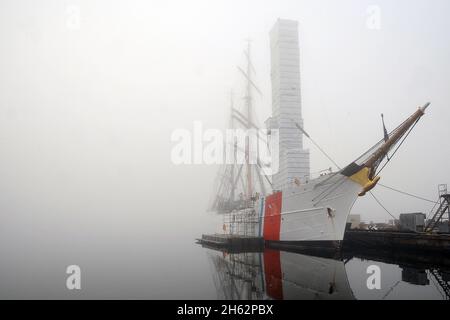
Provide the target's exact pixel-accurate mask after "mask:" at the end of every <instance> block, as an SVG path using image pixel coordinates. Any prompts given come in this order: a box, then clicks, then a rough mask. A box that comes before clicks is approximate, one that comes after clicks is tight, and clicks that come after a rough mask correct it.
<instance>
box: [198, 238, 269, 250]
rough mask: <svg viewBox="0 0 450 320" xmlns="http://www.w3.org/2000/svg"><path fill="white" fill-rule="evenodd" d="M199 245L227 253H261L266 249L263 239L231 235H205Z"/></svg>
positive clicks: (199, 240)
mask: <svg viewBox="0 0 450 320" xmlns="http://www.w3.org/2000/svg"><path fill="white" fill-rule="evenodd" d="M197 243H199V244H201V245H202V246H205V247H210V248H213V249H227V251H233V252H238V251H247V252H251V251H261V250H263V249H264V239H263V238H262V237H252V236H241V235H235V234H233V235H230V234H204V235H202V238H201V239H197Z"/></svg>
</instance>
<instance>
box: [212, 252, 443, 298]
mask: <svg viewBox="0 0 450 320" xmlns="http://www.w3.org/2000/svg"><path fill="white" fill-rule="evenodd" d="M207 254H208V256H209V260H210V262H211V269H212V274H213V279H214V284H215V286H216V289H217V298H218V299H226V300H260V299H277V300H278V299H286V300H289V299H308V300H313V299H340V300H348V299H386V300H388V299H439V300H442V299H444V300H448V299H449V298H450V268H448V269H445V268H442V267H439V268H438V267H432V266H431V265H426V264H423V263H421V264H420V265H411V264H407V265H398V264H391V263H386V262H385V261H384V262H380V261H374V260H366V259H362V258H358V257H355V256H353V257H347V258H343V259H336V258H326V257H319V256H313V255H306V254H299V253H293V252H286V251H279V250H272V249H266V250H264V252H243V253H227V252H222V251H215V250H211V249H208V251H207ZM372 265H376V266H378V267H379V268H380V289H376V288H375V289H369V288H368V286H367V280H368V278H369V277H370V276H371V275H372V273H368V267H369V266H372Z"/></svg>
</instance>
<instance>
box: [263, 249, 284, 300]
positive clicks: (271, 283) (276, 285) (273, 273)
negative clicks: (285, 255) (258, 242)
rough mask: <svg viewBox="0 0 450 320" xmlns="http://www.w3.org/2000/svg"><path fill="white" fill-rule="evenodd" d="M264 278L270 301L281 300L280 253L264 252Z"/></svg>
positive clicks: (273, 251)
mask: <svg viewBox="0 0 450 320" xmlns="http://www.w3.org/2000/svg"><path fill="white" fill-rule="evenodd" d="M264 277H265V279H266V293H267V295H268V296H269V297H271V298H272V299H276V300H283V283H282V281H281V260H280V251H278V250H276V251H275V250H265V251H264Z"/></svg>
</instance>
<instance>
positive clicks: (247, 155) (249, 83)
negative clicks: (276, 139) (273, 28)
mask: <svg viewBox="0 0 450 320" xmlns="http://www.w3.org/2000/svg"><path fill="white" fill-rule="evenodd" d="M250 49H251V45H250V39H248V40H247V93H246V96H245V100H246V104H247V132H248V130H250V129H251V127H252V88H251V86H252V80H251V77H252V70H251V66H252V65H251V61H250ZM246 140H247V141H246V144H245V161H246V166H247V199H250V198H251V197H252V195H253V182H252V167H251V165H250V137H249V135H247V137H246Z"/></svg>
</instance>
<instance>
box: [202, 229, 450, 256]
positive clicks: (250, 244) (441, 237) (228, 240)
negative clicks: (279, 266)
mask: <svg viewBox="0 0 450 320" xmlns="http://www.w3.org/2000/svg"><path fill="white" fill-rule="evenodd" d="M197 242H198V243H199V244H201V245H203V246H205V247H211V248H214V249H224V250H226V251H229V252H237V251H260V250H263V249H264V248H265V247H268V248H277V249H281V250H282V249H283V248H284V247H285V249H289V250H295V249H296V248H295V244H289V245H286V244H284V243H281V242H280V244H279V245H277V243H276V242H270V243H268V242H267V241H265V240H264V239H263V238H262V237H252V236H241V235H230V234H211V235H207V234H204V235H202V238H201V239H197ZM343 248H344V249H345V250H346V251H347V250H355V249H356V250H366V249H367V250H383V251H392V252H395V251H407V252H413V253H414V252H417V253H423V254H427V255H429V254H441V255H442V254H444V253H446V252H447V253H450V234H436V233H434V234H428V233H414V232H397V231H367V230H347V231H346V233H345V236H344V242H343ZM298 249H299V250H300V249H301V250H305V249H307V248H305V247H304V246H302V247H298ZM311 249H314V250H315V251H317V250H318V248H311ZM323 249H324V250H326V249H329V248H323Z"/></svg>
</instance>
